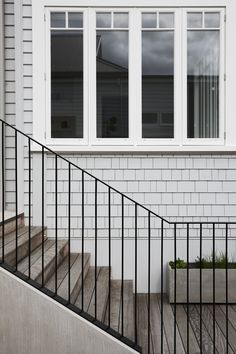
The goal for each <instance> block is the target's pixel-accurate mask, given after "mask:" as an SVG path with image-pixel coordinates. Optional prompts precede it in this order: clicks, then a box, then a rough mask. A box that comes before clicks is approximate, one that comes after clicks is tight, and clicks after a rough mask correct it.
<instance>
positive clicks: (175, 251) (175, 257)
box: [174, 223, 177, 354]
mask: <svg viewBox="0 0 236 354" xmlns="http://www.w3.org/2000/svg"><path fill="white" fill-rule="evenodd" d="M176 260H177V240H176V223H174V262H175V269H174V354H176V290H177V289H176V275H177V270H176Z"/></svg>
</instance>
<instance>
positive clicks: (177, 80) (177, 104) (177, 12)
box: [136, 7, 182, 146]
mask: <svg viewBox="0 0 236 354" xmlns="http://www.w3.org/2000/svg"><path fill="white" fill-rule="evenodd" d="M138 12H139V28H140V38H139V40H140V43H139V48H140V55H139V56H138V58H139V66H140V71H139V78H140V82H139V85H138V88H139V89H140V92H139V95H138V97H140V100H139V104H138V105H139V112H140V113H139V117H140V120H139V125H138V138H137V139H138V142H137V145H139V146H145V145H146V146H155V145H159V146H161V145H162V146H165V145H168V146H169V145H173V146H174V145H176V146H178V145H180V143H181V136H180V133H181V130H180V126H181V121H180V117H181V108H182V107H181V89H182V68H181V58H182V51H181V41H182V39H181V36H182V34H181V18H182V10H181V9H179V8H164V7H161V8H148V9H147V8H140V9H138ZM145 12H148V13H149V12H157V13H158V16H159V12H165V13H168V12H169V13H174V16H175V20H174V29H171V30H173V31H174V137H173V138H162V139H161V138H156V139H155V138H142V31H143V30H144V31H155V30H156V31H166V30H168V28H163V29H155V28H150V29H143V28H142V13H145ZM136 104H137V103H136Z"/></svg>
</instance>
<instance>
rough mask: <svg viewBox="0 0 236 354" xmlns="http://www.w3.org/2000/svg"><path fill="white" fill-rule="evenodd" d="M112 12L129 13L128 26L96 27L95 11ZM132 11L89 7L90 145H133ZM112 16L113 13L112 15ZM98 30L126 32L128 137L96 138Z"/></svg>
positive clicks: (133, 75) (118, 8)
mask: <svg viewBox="0 0 236 354" xmlns="http://www.w3.org/2000/svg"><path fill="white" fill-rule="evenodd" d="M97 12H102V13H106V12H108V13H113V12H128V14H129V25H128V28H122V29H119V28H118V29H116V28H98V29H97V27H96V13H97ZM132 15H133V11H132V9H131V8H120V7H113V8H109V7H106V8H101V7H95V8H91V9H90V16H89V27H90V79H89V86H90V89H89V92H90V96H89V98H90V105H89V106H90V112H89V120H90V122H91V131H90V144H91V145H92V146H119V145H122V146H133V145H135V135H134V132H133V129H132V127H133V117H134V112H133V110H134V107H135V103H134V101H135V99H134V95H133V94H132V93H133V89H134V87H135V85H134V81H133V80H132V78H134V77H135V73H134V68H132V65H131V63H132V62H134V60H133V58H134V53H133V51H132V50H131V46H130V43H131V42H133V41H131V39H130V28H131V27H132V28H133V26H132V20H133V16H132ZM112 18H113V15H112ZM97 30H98V31H103V30H104V31H106V30H108V31H109V30H110V31H114V30H123V31H127V32H128V45H129V48H128V53H129V57H128V62H129V64H128V102H129V104H128V107H129V108H128V127H129V128H128V133H129V134H128V138H98V137H97V64H96V32H97Z"/></svg>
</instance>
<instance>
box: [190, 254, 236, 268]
mask: <svg viewBox="0 0 236 354" xmlns="http://www.w3.org/2000/svg"><path fill="white" fill-rule="evenodd" d="M228 263H231V265H232V264H233V268H235V267H236V265H235V263H233V261H232V260H229V259H228ZM195 264H196V266H197V268H203V269H212V268H213V266H214V257H213V253H212V254H211V255H210V256H207V257H203V258H202V260H201V259H200V257H198V258H197V259H196V260H195ZM226 267H227V258H226V255H225V254H224V253H223V252H220V253H219V254H217V253H216V254H215V268H217V269H225V268H226Z"/></svg>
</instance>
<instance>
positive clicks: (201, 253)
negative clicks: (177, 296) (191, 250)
mask: <svg viewBox="0 0 236 354" xmlns="http://www.w3.org/2000/svg"><path fill="white" fill-rule="evenodd" d="M200 352H201V353H202V223H201V224H200Z"/></svg>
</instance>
